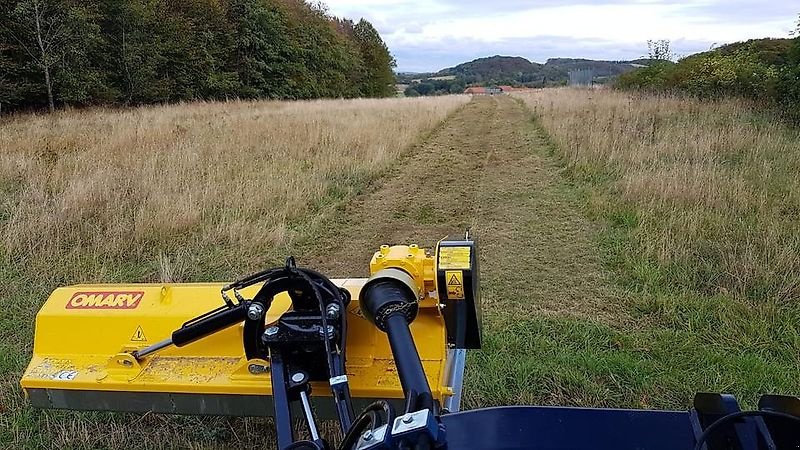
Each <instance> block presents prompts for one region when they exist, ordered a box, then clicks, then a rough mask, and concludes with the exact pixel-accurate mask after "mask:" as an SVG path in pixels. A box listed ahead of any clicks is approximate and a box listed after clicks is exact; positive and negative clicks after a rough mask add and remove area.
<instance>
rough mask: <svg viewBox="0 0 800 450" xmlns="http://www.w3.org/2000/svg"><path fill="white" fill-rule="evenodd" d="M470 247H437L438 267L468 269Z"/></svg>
mask: <svg viewBox="0 0 800 450" xmlns="http://www.w3.org/2000/svg"><path fill="white" fill-rule="evenodd" d="M470 252H471V247H439V268H440V269H469V256H470Z"/></svg>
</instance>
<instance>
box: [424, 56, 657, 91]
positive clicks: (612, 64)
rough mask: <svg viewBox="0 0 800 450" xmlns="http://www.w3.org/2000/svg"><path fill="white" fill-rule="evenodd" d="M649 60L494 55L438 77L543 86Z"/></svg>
mask: <svg viewBox="0 0 800 450" xmlns="http://www.w3.org/2000/svg"><path fill="white" fill-rule="evenodd" d="M647 61H648V60H638V61H636V62H633V61H595V60H591V59H572V58H551V59H548V60H547V62H546V63H544V64H539V63H535V62H531V61H529V60H527V59H525V58H523V57H520V56H500V55H495V56H490V57H488V58H478V59H476V60H473V61H470V62H466V63H462V64H459V65H457V66H455V67H449V68H447V69H442V70H440V71H439V72H437V73H436V76H443V75H455V76H456V77H458V78H460V79H461V80H463V81H464V82H465V83H467V84H518V85H526V86H543V85H552V84H563V83H564V82H566V80H567V79H568V78H569V72H570V71H572V70H581V69H590V70H593V71H594V75H595V77H597V78H608V77H613V76H617V75H620V74H622V73H625V72H629V71H631V70H633V69H635V68H636V67H637V66H636V65H635V64H639V65H646V64H647Z"/></svg>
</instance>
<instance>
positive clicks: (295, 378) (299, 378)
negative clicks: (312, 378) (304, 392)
mask: <svg viewBox="0 0 800 450" xmlns="http://www.w3.org/2000/svg"><path fill="white" fill-rule="evenodd" d="M305 379H306V376H305V375H303V374H302V372H297V373H295V374H294V375H292V381H294V382H295V383H302V382H303V380H305Z"/></svg>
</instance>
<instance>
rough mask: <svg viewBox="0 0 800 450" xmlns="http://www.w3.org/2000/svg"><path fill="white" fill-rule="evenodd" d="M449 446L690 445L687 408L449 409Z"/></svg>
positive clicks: (682, 448)
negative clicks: (454, 410)
mask: <svg viewBox="0 0 800 450" xmlns="http://www.w3.org/2000/svg"><path fill="white" fill-rule="evenodd" d="M441 420H442V424H444V426H445V428H446V429H447V448H448V449H449V450H461V449H477V448H480V449H487V450H488V449H508V450H511V449H531V450H567V449H587V450H588V449H592V450H643V449H647V450H691V449H692V446H693V445H694V440H695V438H694V435H693V433H692V426H691V423H690V417H689V413H688V412H686V411H643V410H625V409H593V408H561V407H545V406H504V407H498V408H485V409H478V410H473V411H464V412H460V413H454V414H445V415H443V416H442V417H441Z"/></svg>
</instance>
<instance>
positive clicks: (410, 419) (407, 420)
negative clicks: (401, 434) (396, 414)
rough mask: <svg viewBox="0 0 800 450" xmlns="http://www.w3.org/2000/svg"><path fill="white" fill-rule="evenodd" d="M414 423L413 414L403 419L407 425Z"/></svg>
mask: <svg viewBox="0 0 800 450" xmlns="http://www.w3.org/2000/svg"><path fill="white" fill-rule="evenodd" d="M413 421H414V416H412V415H411V414H408V415H406V416H405V417H403V423H405V424H409V423H411V422H413Z"/></svg>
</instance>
